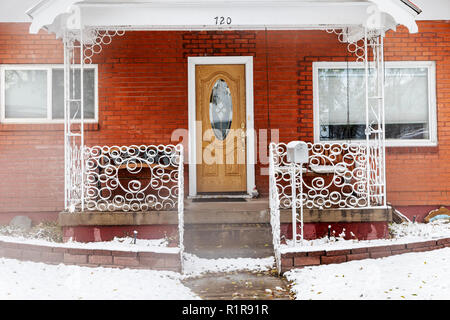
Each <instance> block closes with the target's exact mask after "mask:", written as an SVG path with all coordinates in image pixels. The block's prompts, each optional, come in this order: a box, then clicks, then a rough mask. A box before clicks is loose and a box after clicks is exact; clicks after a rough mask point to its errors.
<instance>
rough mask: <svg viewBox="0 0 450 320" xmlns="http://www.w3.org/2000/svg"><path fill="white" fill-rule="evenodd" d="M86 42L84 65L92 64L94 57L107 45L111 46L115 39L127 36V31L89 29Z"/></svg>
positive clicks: (86, 30)
mask: <svg viewBox="0 0 450 320" xmlns="http://www.w3.org/2000/svg"><path fill="white" fill-rule="evenodd" d="M84 32H85V38H86V40H85V41H84V50H83V54H84V57H83V59H84V63H86V64H91V63H92V57H93V56H94V55H96V54H99V53H101V52H102V50H103V47H104V46H105V45H109V44H111V42H112V39H113V38H114V37H117V36H119V37H122V36H123V35H125V30H123V29H120V28H113V29H111V28H109V29H106V30H103V29H98V28H87V29H85V31H84Z"/></svg>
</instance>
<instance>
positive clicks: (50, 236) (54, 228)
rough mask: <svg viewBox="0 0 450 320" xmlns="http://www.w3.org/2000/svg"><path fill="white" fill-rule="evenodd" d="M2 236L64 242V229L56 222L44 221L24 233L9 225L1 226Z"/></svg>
mask: <svg viewBox="0 0 450 320" xmlns="http://www.w3.org/2000/svg"><path fill="white" fill-rule="evenodd" d="M0 235H4V236H11V237H23V238H27V239H42V240H46V241H51V242H60V243H61V242H63V233H62V228H61V227H60V226H59V225H58V223H57V222H56V221H42V222H41V223H39V224H37V225H35V226H33V227H32V228H31V229H30V230H28V231H24V230H22V229H20V228H13V227H10V226H9V225H3V226H1V225H0Z"/></svg>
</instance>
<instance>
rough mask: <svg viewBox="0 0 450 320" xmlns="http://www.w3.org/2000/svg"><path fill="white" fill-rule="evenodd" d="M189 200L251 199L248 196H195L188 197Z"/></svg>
mask: <svg viewBox="0 0 450 320" xmlns="http://www.w3.org/2000/svg"><path fill="white" fill-rule="evenodd" d="M187 198H188V199H189V200H194V199H252V196H251V195H249V194H198V195H196V196H188V197H187Z"/></svg>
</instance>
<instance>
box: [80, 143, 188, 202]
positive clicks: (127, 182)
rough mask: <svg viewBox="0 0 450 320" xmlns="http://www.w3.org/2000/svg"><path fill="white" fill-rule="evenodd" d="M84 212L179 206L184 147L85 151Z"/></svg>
mask: <svg viewBox="0 0 450 320" xmlns="http://www.w3.org/2000/svg"><path fill="white" fill-rule="evenodd" d="M84 159H85V196H84V197H85V198H84V201H85V208H86V210H89V211H154V210H156V211H159V210H175V209H177V207H178V206H179V202H180V201H179V196H180V179H181V180H182V177H180V173H182V171H180V166H182V147H181V145H177V146H175V145H157V146H156V145H140V146H136V145H133V146H111V147H108V146H94V147H85V148H84Z"/></svg>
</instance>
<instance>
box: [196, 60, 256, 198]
mask: <svg viewBox="0 0 450 320" xmlns="http://www.w3.org/2000/svg"><path fill="white" fill-rule="evenodd" d="M208 64H225V65H226V64H243V65H245V105H246V126H247V144H246V148H247V150H246V151H247V159H246V160H247V162H246V165H247V194H249V195H250V194H252V191H253V189H254V188H255V186H256V184H255V154H256V150H255V137H254V112H253V108H254V106H253V57H252V56H239V57H236V56H232V57H188V114H189V144H188V151H189V156H188V159H189V196H190V197H195V196H196V195H197V165H196V163H197V161H196V160H197V148H196V147H197V146H196V134H197V131H196V130H197V128H196V121H195V120H196V114H195V109H196V96H195V94H196V93H195V66H197V65H208Z"/></svg>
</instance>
